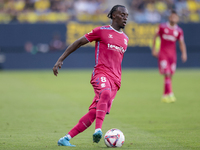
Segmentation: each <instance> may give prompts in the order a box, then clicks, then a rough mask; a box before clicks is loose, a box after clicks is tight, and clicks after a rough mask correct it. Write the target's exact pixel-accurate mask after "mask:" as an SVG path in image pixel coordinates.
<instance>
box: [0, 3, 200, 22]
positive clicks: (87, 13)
mask: <svg viewBox="0 0 200 150" xmlns="http://www.w3.org/2000/svg"><path fill="white" fill-rule="evenodd" d="M108 1H109V0H0V23H10V22H20V23H24V22H25V23H37V22H45V23H46V22H47V23H57V22H67V21H69V20H73V21H82V22H109V19H108V18H107V17H106V15H105V13H106V14H107V13H108V10H109V9H108V7H109V6H108V5H107V2H108ZM125 2H127V6H128V7H129V8H128V9H129V13H130V15H129V16H130V17H129V20H130V21H135V22H137V23H158V22H165V21H166V20H167V18H168V13H169V10H170V9H176V10H177V12H178V14H179V16H180V22H185V23H187V22H194V23H197V22H200V0H125ZM103 14H104V15H103Z"/></svg>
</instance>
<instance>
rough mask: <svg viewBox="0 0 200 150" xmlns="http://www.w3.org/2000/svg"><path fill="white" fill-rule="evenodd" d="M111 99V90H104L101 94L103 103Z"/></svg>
mask: <svg viewBox="0 0 200 150" xmlns="http://www.w3.org/2000/svg"><path fill="white" fill-rule="evenodd" d="M110 97H111V92H110V90H104V91H103V92H102V93H101V97H100V99H101V101H102V102H108V101H109V100H110Z"/></svg>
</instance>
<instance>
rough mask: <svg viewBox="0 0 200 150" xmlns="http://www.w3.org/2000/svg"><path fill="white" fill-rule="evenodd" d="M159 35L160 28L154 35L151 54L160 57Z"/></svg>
mask: <svg viewBox="0 0 200 150" xmlns="http://www.w3.org/2000/svg"><path fill="white" fill-rule="evenodd" d="M158 36H159V28H157V29H156V33H155V35H154V37H153V43H152V50H151V54H152V56H154V57H156V58H158V51H156V38H157V37H158Z"/></svg>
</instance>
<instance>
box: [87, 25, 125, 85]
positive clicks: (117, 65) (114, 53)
mask: <svg viewBox="0 0 200 150" xmlns="http://www.w3.org/2000/svg"><path fill="white" fill-rule="evenodd" d="M85 37H86V38H87V40H88V41H89V42H92V41H96V43H95V66H94V71H93V76H94V75H95V74H98V73H103V74H105V75H107V76H108V77H109V78H110V79H111V80H113V81H114V82H115V84H117V86H118V87H119V88H120V86H121V63H122V59H123V56H124V52H125V51H126V49H127V45H128V37H127V35H126V34H125V33H124V32H119V31H117V30H115V29H114V28H112V26H102V27H97V28H95V29H93V30H92V31H91V32H90V33H87V34H85Z"/></svg>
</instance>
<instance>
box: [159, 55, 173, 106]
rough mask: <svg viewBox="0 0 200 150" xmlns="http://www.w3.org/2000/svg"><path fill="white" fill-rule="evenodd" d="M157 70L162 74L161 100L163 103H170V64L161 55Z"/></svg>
mask: <svg viewBox="0 0 200 150" xmlns="http://www.w3.org/2000/svg"><path fill="white" fill-rule="evenodd" d="M159 71H160V73H161V74H162V75H163V76H164V90H163V96H162V99H161V101H162V102H165V103H170V100H169V96H168V95H169V93H170V91H171V74H170V64H169V61H168V59H167V58H165V57H163V56H161V57H160V58H159Z"/></svg>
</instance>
